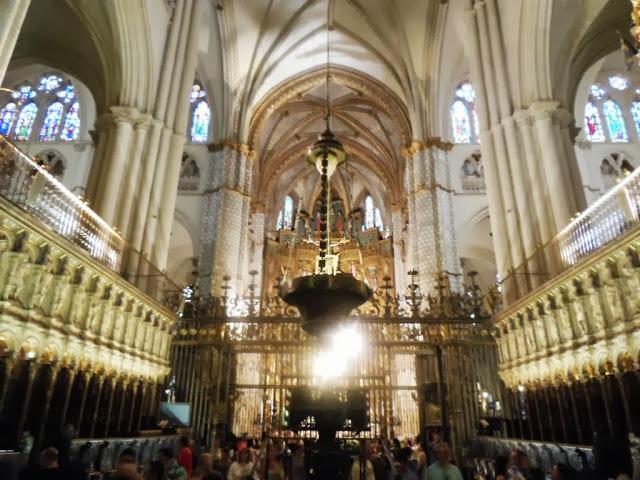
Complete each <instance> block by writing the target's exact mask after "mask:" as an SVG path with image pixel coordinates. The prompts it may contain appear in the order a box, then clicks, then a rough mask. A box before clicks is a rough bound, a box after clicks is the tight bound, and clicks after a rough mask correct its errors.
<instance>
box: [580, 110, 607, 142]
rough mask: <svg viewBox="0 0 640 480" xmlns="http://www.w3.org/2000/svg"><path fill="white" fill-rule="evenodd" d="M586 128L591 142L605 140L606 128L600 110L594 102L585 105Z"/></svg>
mask: <svg viewBox="0 0 640 480" xmlns="http://www.w3.org/2000/svg"><path fill="white" fill-rule="evenodd" d="M584 128H585V130H586V132H587V137H588V138H589V141H591V142H604V129H603V128H602V121H601V120H600V112H598V107H596V106H595V104H594V103H593V102H587V104H586V105H585V107H584Z"/></svg>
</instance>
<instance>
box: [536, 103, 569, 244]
mask: <svg viewBox="0 0 640 480" xmlns="http://www.w3.org/2000/svg"><path fill="white" fill-rule="evenodd" d="M557 107H558V104H557V103H556V102H539V103H535V104H533V105H532V106H531V107H530V109H529V110H530V111H531V113H532V114H533V117H534V119H535V129H536V133H537V136H538V142H539V144H540V150H541V153H542V159H541V160H542V163H543V165H544V170H545V173H546V178H545V179H544V180H545V181H546V183H547V185H548V190H549V194H550V197H551V198H550V200H551V203H552V216H553V219H554V222H555V227H556V228H555V230H556V231H560V230H562V228H563V227H564V226H565V225H566V224H567V223H569V220H571V216H572V215H573V213H574V212H575V211H576V205H575V201H574V198H573V191H572V190H571V186H570V184H569V183H568V182H569V181H570V180H569V179H568V178H567V176H568V172H565V170H564V169H563V165H564V162H562V159H561V156H560V150H559V145H557V143H556V138H555V133H554V129H555V128H557V125H555V126H554V123H553V112H554V111H555V110H556V109H557Z"/></svg>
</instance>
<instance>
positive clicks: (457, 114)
mask: <svg viewBox="0 0 640 480" xmlns="http://www.w3.org/2000/svg"><path fill="white" fill-rule="evenodd" d="M451 127H452V129H453V141H454V142H456V143H471V121H470V119H469V110H468V109H467V106H466V105H465V104H464V103H463V102H462V101H461V100H456V101H455V102H453V105H451Z"/></svg>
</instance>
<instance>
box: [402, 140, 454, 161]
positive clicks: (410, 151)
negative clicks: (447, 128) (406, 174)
mask: <svg viewBox="0 0 640 480" xmlns="http://www.w3.org/2000/svg"><path fill="white" fill-rule="evenodd" d="M431 148H437V149H438V150H442V151H444V152H448V151H450V150H451V149H452V148H453V143H451V142H447V141H445V140H442V138H440V137H427V140H426V141H422V140H412V141H411V143H409V144H408V145H407V146H406V147H405V148H403V149H402V151H401V154H402V156H403V157H405V158H406V157H412V156H413V155H415V154H416V153H418V152H423V151H425V150H429V149H431Z"/></svg>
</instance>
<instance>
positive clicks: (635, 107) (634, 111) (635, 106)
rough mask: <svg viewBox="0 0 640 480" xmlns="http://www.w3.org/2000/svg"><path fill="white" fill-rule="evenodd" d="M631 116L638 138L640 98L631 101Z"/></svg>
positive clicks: (639, 136)
mask: <svg viewBox="0 0 640 480" xmlns="http://www.w3.org/2000/svg"><path fill="white" fill-rule="evenodd" d="M630 110H631V116H632V117H633V123H634V125H635V126H636V135H638V138H640V100H635V101H633V102H631V108H630Z"/></svg>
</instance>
